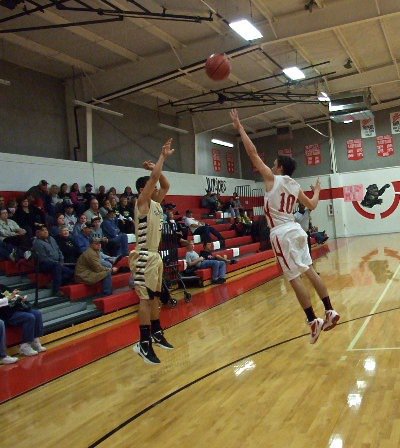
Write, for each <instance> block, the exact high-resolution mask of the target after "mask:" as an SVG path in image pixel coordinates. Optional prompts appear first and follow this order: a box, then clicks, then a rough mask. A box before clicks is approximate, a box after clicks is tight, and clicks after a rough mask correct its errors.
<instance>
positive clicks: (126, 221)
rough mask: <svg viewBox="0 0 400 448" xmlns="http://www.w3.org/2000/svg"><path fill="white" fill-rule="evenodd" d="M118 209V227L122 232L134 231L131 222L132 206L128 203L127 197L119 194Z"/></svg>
mask: <svg viewBox="0 0 400 448" xmlns="http://www.w3.org/2000/svg"><path fill="white" fill-rule="evenodd" d="M117 211H118V218H119V219H118V227H119V229H120V230H121V232H123V233H135V226H134V224H133V208H132V206H131V205H129V204H128V198H127V197H126V196H121V197H120V199H119V204H118V206H117Z"/></svg>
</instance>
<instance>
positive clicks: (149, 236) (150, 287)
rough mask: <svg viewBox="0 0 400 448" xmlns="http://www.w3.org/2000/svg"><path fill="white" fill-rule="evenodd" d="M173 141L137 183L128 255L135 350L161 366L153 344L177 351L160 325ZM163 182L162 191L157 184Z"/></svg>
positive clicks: (164, 147)
mask: <svg viewBox="0 0 400 448" xmlns="http://www.w3.org/2000/svg"><path fill="white" fill-rule="evenodd" d="M171 144H172V138H170V139H169V140H168V141H167V142H166V143H165V144H164V146H163V147H162V151H161V154H160V157H159V158H158V161H157V162H156V163H153V162H150V161H146V162H144V163H143V166H144V168H145V169H147V170H149V171H151V175H150V176H144V177H140V178H139V179H138V180H137V181H136V189H137V191H138V193H139V197H138V199H137V201H136V205H135V234H136V248H135V250H134V251H132V252H131V253H130V254H129V267H130V269H131V271H132V273H133V276H134V282H135V290H136V292H137V294H138V296H139V298H140V303H139V313H138V314H139V326H140V341H139V342H138V343H137V344H135V345H134V347H133V350H134V351H135V352H136V353H137V354H138V355H139V356H141V357H142V358H143V360H144V361H145V362H146V363H148V364H159V363H160V360H159V359H158V357H157V355H156V354H155V352H154V350H153V344H152V343H153V341H154V343H155V344H156V345H158V346H159V347H161V348H164V349H166V350H172V349H173V348H174V347H173V346H172V345H171V344H170V343H169V342H168V341H167V340H166V339H165V337H164V332H163V330H162V328H161V324H160V301H159V299H160V295H161V283H162V274H163V263H162V260H161V257H160V254H159V253H158V246H159V243H160V239H161V230H162V217H163V212H162V208H161V205H160V202H161V201H162V200H163V199H164V197H165V195H166V194H167V192H168V190H169V182H168V179H167V178H166V177H165V176H164V174H163V173H162V168H163V164H164V160H165V159H166V158H167V157H169V156H170V155H172V154H173V153H174V150H173V149H172V148H171ZM158 181H160V189H158V188H157V183H158Z"/></svg>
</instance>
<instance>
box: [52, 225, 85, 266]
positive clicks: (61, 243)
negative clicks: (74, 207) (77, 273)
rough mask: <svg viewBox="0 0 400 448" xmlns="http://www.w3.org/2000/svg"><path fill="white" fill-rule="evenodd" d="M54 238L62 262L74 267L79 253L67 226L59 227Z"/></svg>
mask: <svg viewBox="0 0 400 448" xmlns="http://www.w3.org/2000/svg"><path fill="white" fill-rule="evenodd" d="M55 240H56V242H57V244H58V247H59V248H60V250H61V252H62V254H63V256H64V264H65V265H67V266H71V267H72V266H73V267H74V268H75V265H76V262H77V261H78V258H79V255H80V254H81V253H80V251H79V247H78V246H77V245H76V243H75V240H74V239H73V238H72V237H71V235H70V232H69V230H68V227H67V226H63V227H60V231H59V233H58V235H57V236H56V237H55Z"/></svg>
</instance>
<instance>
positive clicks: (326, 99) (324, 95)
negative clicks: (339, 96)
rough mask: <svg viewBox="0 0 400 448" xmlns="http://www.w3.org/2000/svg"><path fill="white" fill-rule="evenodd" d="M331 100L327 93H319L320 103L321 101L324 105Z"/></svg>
mask: <svg viewBox="0 0 400 448" xmlns="http://www.w3.org/2000/svg"><path fill="white" fill-rule="evenodd" d="M330 100H331V99H330V98H329V96H328V94H327V93H325V92H322V91H321V92H319V94H318V101H321V102H322V103H324V102H329V101H330Z"/></svg>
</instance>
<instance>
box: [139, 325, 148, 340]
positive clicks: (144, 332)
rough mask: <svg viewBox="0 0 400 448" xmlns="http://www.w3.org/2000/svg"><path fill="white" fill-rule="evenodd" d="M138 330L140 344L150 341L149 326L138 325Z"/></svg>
mask: <svg viewBox="0 0 400 448" xmlns="http://www.w3.org/2000/svg"><path fill="white" fill-rule="evenodd" d="M139 328H140V342H149V341H150V325H139Z"/></svg>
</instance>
